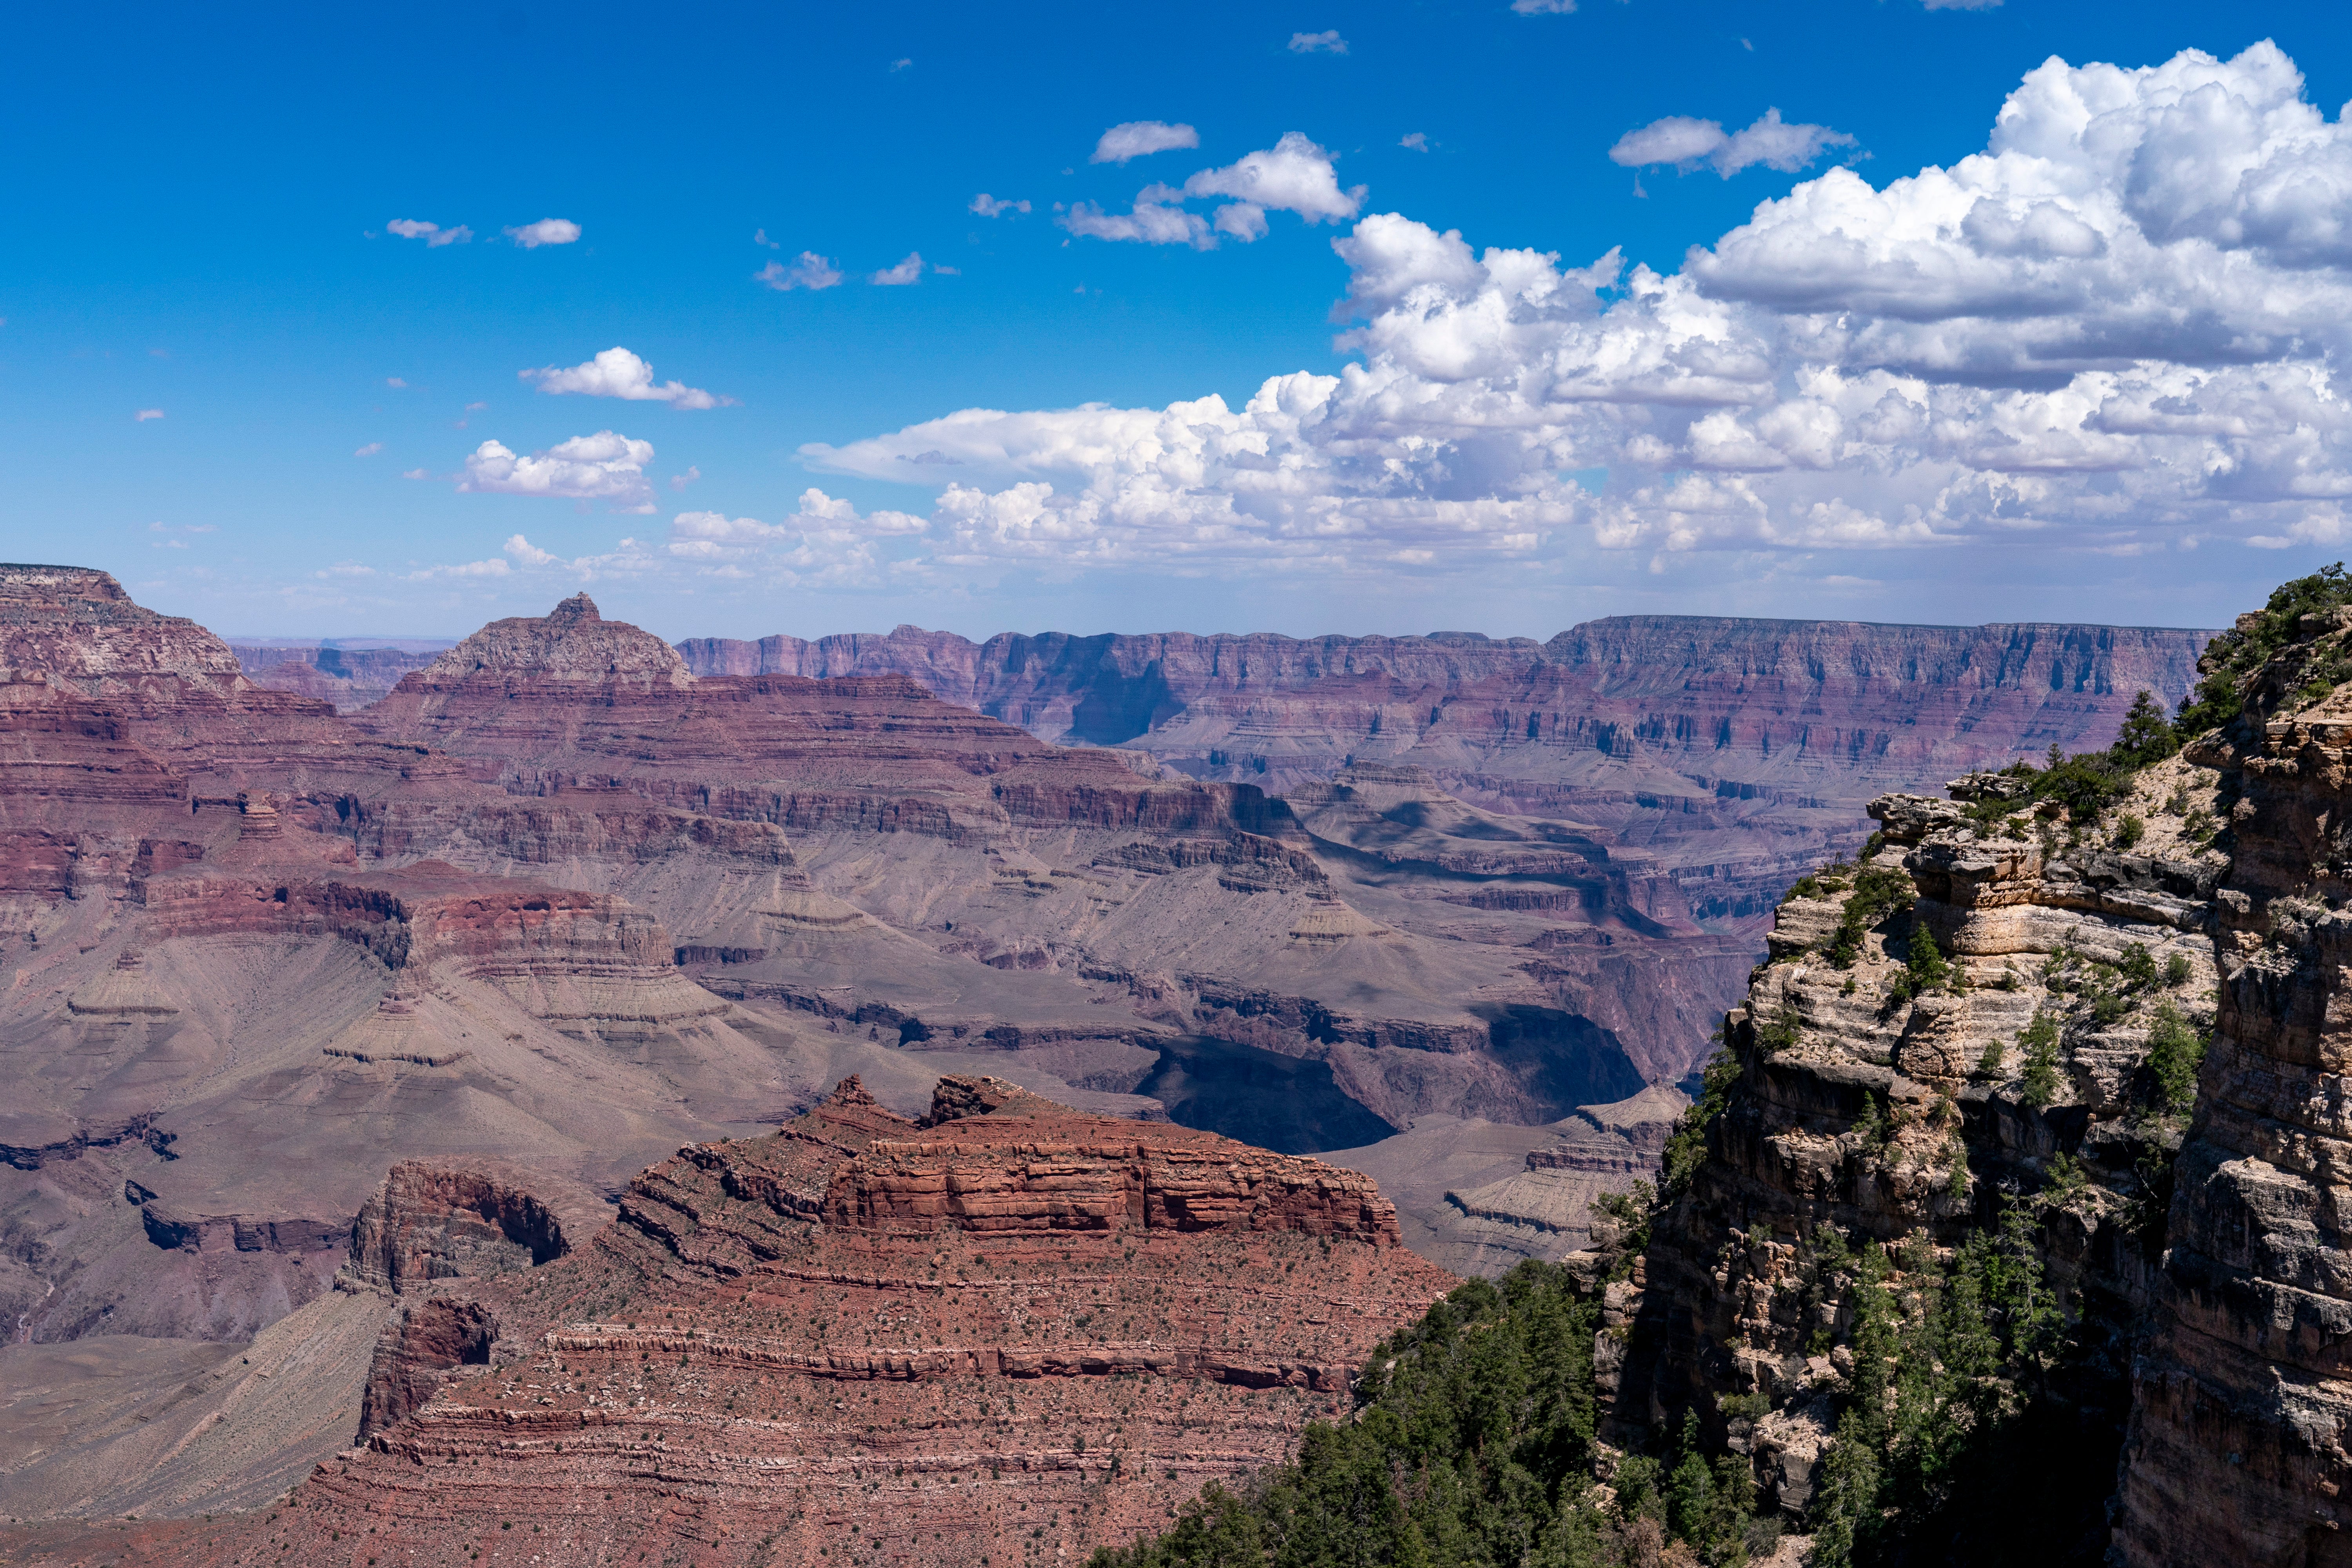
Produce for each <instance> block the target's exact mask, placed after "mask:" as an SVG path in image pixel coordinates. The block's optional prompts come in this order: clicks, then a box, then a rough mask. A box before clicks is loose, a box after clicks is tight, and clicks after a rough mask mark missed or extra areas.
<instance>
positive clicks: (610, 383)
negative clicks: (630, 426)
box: [469, 346, 735, 411]
mask: <svg viewBox="0 0 2352 1568" xmlns="http://www.w3.org/2000/svg"><path fill="white" fill-rule="evenodd" d="M515 374H516V375H517V377H519V378H520V379H521V380H523V381H528V382H532V383H535V384H537V385H538V387H539V389H540V391H541V392H548V393H567V392H576V393H579V394H581V395H583V396H587V397H618V398H624V399H625V400H627V401H628V402H631V403H667V404H668V405H670V406H671V407H672V408H716V407H718V406H719V405H721V404H728V403H732V402H734V401H735V400H734V399H733V398H731V397H720V396H719V395H717V394H715V393H709V392H705V391H703V390H702V389H701V388H699V387H695V386H688V385H687V384H685V383H684V382H678V381H666V382H661V383H659V384H656V382H655V380H654V367H653V366H652V365H650V364H647V363H646V362H645V361H644V360H641V359H639V358H638V357H637V356H636V355H635V354H633V353H630V352H629V351H628V350H627V349H625V348H620V347H618V346H615V347H613V348H609V349H606V350H605V351H604V353H600V354H598V355H597V356H596V357H595V358H593V359H592V360H590V361H588V362H587V363H585V364H575V365H573V366H572V367H571V368H570V369H568V370H567V369H560V368H558V367H557V366H554V365H544V366H541V368H540V369H537V370H521V371H517V372H516V373H515ZM479 406H480V405H478V404H477V405H471V407H479ZM469 411H470V409H469Z"/></svg>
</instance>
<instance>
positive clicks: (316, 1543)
mask: <svg viewBox="0 0 2352 1568" xmlns="http://www.w3.org/2000/svg"><path fill="white" fill-rule="evenodd" d="M388 1191H389V1190H388ZM1452 1284H1454V1279H1453V1278H1452V1277H1451V1276H1449V1275H1446V1274H1445V1273H1444V1272H1443V1271H1441V1270H1438V1269H1435V1268H1432V1267H1430V1266H1429V1265H1427V1264H1424V1263H1423V1262H1421V1261H1420V1260H1419V1259H1417V1258H1414V1257H1413V1256H1412V1254H1411V1253H1410V1252H1408V1251H1406V1250H1404V1249H1403V1248H1402V1247H1400V1246H1399V1245H1398V1244H1397V1231H1396V1223H1395V1215H1394V1212H1393V1210H1392V1209H1391V1207H1390V1206H1389V1205H1387V1203H1386V1202H1385V1201H1384V1200H1383V1199H1381V1196H1380V1194H1379V1193H1378V1191H1377V1189H1376V1188H1374V1187H1373V1186H1372V1184H1370V1182H1368V1181H1366V1180H1365V1179H1364V1178H1362V1177H1360V1176H1358V1175H1355V1174H1354V1173H1349V1172H1345V1171H1340V1170H1338V1169H1335V1168H1333V1167H1330V1166H1326V1165H1320V1164H1318V1163H1316V1162H1313V1161H1308V1160H1299V1159H1294V1158H1286V1157H1283V1156H1279V1155H1273V1154H1269V1153H1266V1152H1264V1151H1261V1150H1254V1149H1249V1148H1246V1147H1244V1146H1242V1145H1238V1144H1234V1143H1233V1142H1228V1141H1226V1140H1223V1139H1219V1138H1216V1137H1214V1136H1213V1135H1211V1134H1206V1133H1200V1132H1194V1131H1189V1130H1187V1129H1183V1128H1179V1127H1171V1126H1169V1125H1167V1124H1164V1123H1162V1124H1157V1125H1153V1124H1143V1123H1137V1122H1131V1121H1111V1120H1107V1119H1104V1118H1099V1117H1088V1116H1084V1115H1080V1114H1077V1113H1076V1112H1073V1111H1071V1110H1068V1109H1067V1108H1066V1107H1061V1106H1057V1105H1054V1104H1052V1103H1050V1102H1047V1101H1044V1100H1039V1099H1037V1098H1036V1097H1034V1096H1031V1095H1028V1094H1026V1093H1025V1092H1024V1091H1021V1090H1019V1089H1016V1088H1014V1087H1013V1086H1011V1085H1007V1084H1004V1083H1002V1082H1001V1081H996V1080H989V1079H955V1078H950V1079H946V1080H943V1081H942V1083H941V1085H940V1090H939V1092H938V1094H937V1095H936V1096H935V1099H934V1104H933V1110H932V1111H931V1113H930V1114H929V1116H927V1117H925V1118H923V1119H921V1120H919V1121H910V1120H908V1119H906V1118H903V1117H899V1116H897V1115H894V1114H893V1113H891V1112H890V1111H888V1110H887V1109H885V1108H884V1107H882V1106H881V1105H879V1104H877V1102H876V1101H875V1100H873V1099H872V1098H871V1097H870V1096H868V1095H867V1094H866V1093H865V1091H864V1090H863V1089H862V1088H861V1086H859V1085H858V1084H857V1083H856V1081H855V1080H851V1081H849V1082H846V1083H845V1084H843V1085H842V1086H840V1088H839V1089H838V1090H837V1091H836V1092H835V1094H834V1095H833V1096H831V1097H830V1098H828V1099H827V1100H825V1101H824V1102H823V1103H821V1104H820V1105H818V1106H817V1107H815V1108H814V1110H812V1111H811V1112H810V1113H809V1114H807V1115H806V1116H804V1117H802V1118H800V1119H798V1120H796V1121H793V1122H791V1123H788V1124H786V1125H785V1126H784V1127H783V1128H782V1129H781V1130H780V1131H778V1132H777V1133H776V1134H774V1135H773V1136H769V1137H762V1138H755V1139H748V1140H738V1141H735V1142H727V1143H721V1144H713V1145H703V1146H698V1147H693V1148H688V1149H686V1150H683V1151H681V1152H680V1153H679V1154H678V1156H677V1158H676V1159H673V1160H671V1161H669V1162H667V1163H664V1164H662V1165H659V1166H656V1167H655V1168H654V1169H652V1170H649V1171H647V1172H646V1173H644V1174H643V1175H641V1176H640V1177H639V1178H638V1179H637V1180H636V1181H635V1182H634V1183H633V1184H631V1187H630V1190H629V1193H628V1194H627V1196H626V1197H625V1199H624V1200H623V1203H622V1205H621V1209H620V1217H619V1219H618V1221H617V1222H616V1223H615V1224H614V1225H613V1226H610V1227H609V1228H608V1229H606V1230H605V1231H604V1232H602V1233H601V1234H600V1235H599V1236H598V1237H597V1239H596V1240H595V1241H594V1243H593V1245H592V1246H590V1247H587V1248H585V1249H584V1250H582V1251H578V1252H574V1253H572V1254H571V1255H569V1256H566V1257H564V1258H560V1259H558V1260H555V1261H552V1262H549V1263H546V1264H543V1265H541V1266H540V1267H537V1268H530V1269H528V1270H525V1271H522V1272H520V1273H515V1272H509V1273H502V1274H499V1275H497V1276H495V1277H492V1278H488V1279H474V1280H445V1281H440V1282H437V1283H436V1284H434V1285H432V1286H431V1287H430V1288H429V1289H430V1293H429V1294H427V1295H425V1296H424V1297H422V1298H420V1299H419V1300H416V1301H415V1302H412V1303H410V1304H409V1305H408V1306H407V1307H406V1308H405V1309H404V1316H403V1318H402V1320H401V1321H400V1323H399V1324H398V1325H396V1326H394V1327H392V1328H387V1330H386V1332H385V1335H384V1339H383V1342H382V1343H381V1345H380V1346H379V1350H378V1352H377V1361H376V1368H377V1371H376V1374H375V1375H374V1377H373V1380H372V1387H373V1386H376V1385H379V1384H380V1385H382V1387H383V1389H384V1390H385V1395H384V1401H383V1405H382V1407H381V1408H382V1409H383V1412H384V1413H385V1414H388V1415H391V1416H392V1418H391V1419H390V1420H388V1421H383V1422H381V1423H379V1424H377V1425H376V1426H374V1427H373V1430H372V1432H371V1435H370V1436H368V1438H367V1440H366V1442H365V1444H364V1446H362V1447H356V1448H353V1449H352V1450H351V1451H349V1452H346V1453H344V1454H342V1455H341V1456H340V1457H339V1458H336V1459H335V1460H334V1461H332V1462H331V1463H329V1464H327V1465H325V1466H323V1467H321V1468H320V1470H319V1471H318V1472H317V1473H316V1474H315V1475H313V1476H312V1477H311V1479H310V1480H309V1481H308V1482H307V1483H305V1484H304V1485H303V1486H301V1487H299V1488H298V1489H296V1490H295V1491H294V1493H293V1494H292V1496H291V1497H290V1498H289V1501H288V1506H287V1507H286V1508H284V1509H283V1510H279V1511H278V1512H277V1513H275V1514H273V1515H271V1516H269V1517H268V1518H267V1519H264V1518H260V1517H253V1518H249V1519H248V1520H247V1521H242V1522H241V1523H239V1524H236V1525H234V1526H231V1527H228V1528H222V1529H215V1530H209V1531H204V1532H201V1533H200V1532H196V1531H165V1532H164V1533H163V1534H161V1535H159V1536H157V1537H155V1538H153V1539H155V1540H157V1541H168V1542H170V1544H171V1549H172V1550H173V1553H174V1554H175V1555H176V1556H177V1557H178V1558H179V1559H180V1560H181V1561H185V1562H189V1563H229V1562H236V1561H244V1560H247V1556H248V1554H249V1553H250V1552H252V1551H253V1550H255V1549H256V1548H257V1547H259V1546H261V1545H263V1544H264V1543H265V1542H266V1543H267V1545H268V1549H269V1550H271V1551H274V1552H291V1553H293V1554H294V1555H296V1556H297V1557H299V1558H300V1559H301V1560H304V1561H319V1562H323V1561H330V1560H332V1561H341V1560H342V1558H343V1557H344V1556H345V1555H346V1554H347V1553H352V1552H357V1553H359V1554H360V1555H362V1556H364V1555H375V1556H378V1557H379V1558H381V1559H383V1560H384V1561H387V1562H398V1563H419V1564H423V1563H460V1562H468V1563H469V1562H472V1561H473V1560H474V1554H475V1553H476V1552H486V1553H488V1554H489V1555H492V1556H496V1555H498V1554H499V1552H498V1549H499V1548H506V1549H507V1550H509V1551H513V1550H516V1549H518V1548H522V1547H524V1544H525V1542H524V1538H523V1534H522V1532H525V1531H528V1532H529V1535H528V1546H527V1550H524V1551H523V1555H526V1556H527V1555H531V1554H537V1555H538V1556H539V1557H540V1560H541V1561H542V1562H547V1563H593V1562H603V1561H617V1560H627V1561H635V1560H636V1558H637V1556H638V1555H639V1554H640V1553H643V1554H646V1557H647V1560H649V1561H650V1560H653V1559H654V1558H656V1557H658V1558H664V1559H667V1560H677V1559H679V1558H682V1557H688V1556H690V1557H691V1558H692V1560H694V1561H696V1562H700V1563H743V1564H751V1563H759V1564H769V1563H811V1564H815V1563H827V1562H830V1561H831V1560H833V1559H835V1558H838V1557H848V1558H852V1559H855V1560H857V1561H905V1562H920V1563H975V1564H976V1563H981V1562H982V1560H985V1561H987V1562H988V1563H1013V1562H1048V1563H1050V1562H1061V1561H1066V1560H1068V1559H1070V1558H1072V1557H1075V1556H1079V1555H1082V1554H1083V1553H1084V1552H1086V1551H1087V1550H1088V1549H1089V1548H1090V1547H1091V1546H1092V1545H1094V1544H1095V1543H1097V1542H1103V1541H1106V1540H1119V1539H1124V1538H1126V1537H1127V1536H1129V1535H1130V1534H1132V1533H1133V1532H1134V1531H1136V1530H1138V1529H1139V1528H1143V1527H1146V1526H1149V1525H1151V1524H1153V1523H1155V1522H1157V1521H1161V1520H1164V1519H1165V1518H1166V1517H1167V1515H1168V1511H1169V1510H1170V1509H1171V1506H1172V1505H1173V1504H1174V1503H1176V1502H1177V1501H1179V1500H1182V1499H1184V1498H1186V1497H1189V1496H1190V1495H1192V1493H1193V1492H1194V1491H1196V1490H1197V1489H1199V1488H1200V1486H1201V1485H1202V1483H1203V1482H1204V1481H1207V1480H1212V1479H1232V1478H1236V1477H1239V1476H1243V1475H1246V1474H1248V1473H1249V1472H1251V1471H1253V1470H1254V1469H1255V1468H1259V1467H1261V1466H1263V1465H1265V1464H1266V1463H1269V1462H1271V1461H1273V1460H1275V1459H1277V1458H1281V1457H1283V1456H1284V1455H1286V1452H1287V1450H1288V1448H1289V1447H1290V1445H1291V1444H1292V1442H1293V1441H1295V1438H1296V1435H1297V1432H1298V1430H1299V1429H1300V1428H1301V1426H1303V1425H1304V1424H1305V1422H1306V1421H1307V1420H1308V1419H1310V1418H1312V1417H1314V1416H1318V1415H1323V1416H1328V1415H1334V1414H1337V1413H1339V1412H1341V1411H1344V1409H1345V1408H1346V1407H1347V1404H1348V1398H1347V1394H1348V1389H1349V1383H1350V1380H1351V1378H1352V1376H1353V1374H1354V1373H1355V1371H1356V1370H1357V1366H1358V1363H1360V1359H1361V1357H1362V1356H1363V1355H1364V1353H1365V1352H1367V1351H1368V1350H1369V1349H1370V1346H1371V1345H1372V1344H1373V1343H1375V1342H1378V1341H1379V1340H1380V1339H1381V1337H1382V1336H1383V1335H1384V1334H1386V1333H1387V1332H1389V1331H1391V1330H1392V1329H1394V1328H1396V1327H1397V1326H1399V1325H1401V1324H1402V1323H1404V1322H1406V1321H1411V1320H1412V1319H1413V1318H1415V1317H1417V1316H1418V1315H1419V1314H1420V1312H1421V1311H1422V1310H1423V1309H1424V1308H1425V1307H1426V1306H1427V1305H1428V1303H1429V1302H1430V1301H1431V1300H1433V1299H1434V1298H1435V1297H1436V1296H1438V1295H1439V1294H1441V1293H1442V1292H1443V1291H1444V1290H1445V1289H1447V1288H1448V1287H1450V1286H1451V1285H1452ZM403 1400H405V1401H408V1403H406V1404H405V1405H401V1407H400V1408H398V1409H397V1410H396V1411H395V1409H394V1406H395V1405H399V1404H400V1402H401V1401H403ZM27 1560H28V1561H37V1560H40V1559H39V1558H37V1557H29V1558H28V1559H27Z"/></svg>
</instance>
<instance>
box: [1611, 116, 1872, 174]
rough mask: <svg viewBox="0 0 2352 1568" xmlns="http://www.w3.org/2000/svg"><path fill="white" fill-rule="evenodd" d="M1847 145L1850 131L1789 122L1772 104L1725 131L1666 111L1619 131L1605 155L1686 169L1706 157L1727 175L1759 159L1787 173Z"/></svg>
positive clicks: (1632, 164)
mask: <svg viewBox="0 0 2352 1568" xmlns="http://www.w3.org/2000/svg"><path fill="white" fill-rule="evenodd" d="M1851 146H1853V137H1851V136H1848V135H1847V134H1846V133H1845V132H1843V131H1832V130H1831V129H1830V128H1829V127H1828V126H1826V125H1790V124H1789V123H1787V122H1786V121H1783V120H1782V119H1781V118H1780V110H1777V109H1768V110H1765V111H1764V116H1763V118H1762V119H1760V120H1759V121H1756V123H1755V124H1753V125H1750V126H1749V127H1748V128H1747V129H1746V130H1745V131H1738V132H1728V133H1727V132H1725V131H1724V129H1723V127H1722V126H1721V125H1720V124H1718V123H1717V122H1716V121H1712V120H1693V119H1691V118H1690V117H1689V116H1687V115H1681V114H1670V115H1668V116H1666V117H1665V118H1664V120H1654V121H1651V122H1650V123H1649V124H1647V125H1644V126H1643V127H1642V128H1641V129H1640V130H1638V131H1628V132H1625V134H1624V135H1622V136H1621V137H1619V138H1618V139H1617V145H1615V146H1614V147H1612V148H1610V149H1609V160H1610V162H1612V163H1622V164H1623V165H1624V166H1625V167H1627V168H1629V169H1641V168H1648V167H1651V166H1653V165H1655V164H1661V163H1671V164H1673V165H1675V167H1676V168H1678V169H1683V170H1690V169H1695V168H1696V167H1698V165H1699V164H1701V163H1706V165H1708V166H1709V167H1711V168H1712V169H1714V170H1715V172H1716V173H1717V174H1720V175H1722V176H1723V177H1724V178H1725V179H1729V178H1731V176H1732V175H1734V174H1738V173H1739V171H1741V170H1742V169H1748V168H1753V167H1755V166H1756V165H1758V164H1759V163H1760V164H1762V165H1763V166H1764V167H1765V168H1768V169H1778V170H1780V172H1781V173H1782V174H1795V173H1796V172H1797V171H1798V170H1800V169H1801V168H1803V167H1804V166H1805V165H1806V164H1808V163H1811V162H1813V161H1814V160H1815V159H1817V158H1819V157H1820V156H1821V155H1822V153H1825V152H1827V151H1828V150H1829V149H1831V148H1832V147H1851Z"/></svg>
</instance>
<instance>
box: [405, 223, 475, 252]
mask: <svg viewBox="0 0 2352 1568" xmlns="http://www.w3.org/2000/svg"><path fill="white" fill-rule="evenodd" d="M384 227H386V228H388V229H390V230H391V231H392V232H393V233H394V234H396V235H398V236H400V237H401V238H403V239H421V240H423V241H424V242H425V246H426V247H427V248H430V249H438V248H439V247H442V246H445V245H463V244H465V243H466V242H467V240H469V239H471V238H473V237H474V231H473V230H472V229H470V228H467V226H465V225H464V224H462V223H461V224H459V225H457V227H455V228H443V227H442V226H440V225H439V224H437V223H425V222H424V221H422V220H420V219H417V218H413V217H396V218H394V219H393V220H392V221H391V222H390V223H388V224H386V225H384Z"/></svg>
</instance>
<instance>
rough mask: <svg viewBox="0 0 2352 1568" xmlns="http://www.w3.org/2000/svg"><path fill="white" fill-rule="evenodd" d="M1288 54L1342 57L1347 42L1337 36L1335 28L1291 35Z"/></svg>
mask: <svg viewBox="0 0 2352 1568" xmlns="http://www.w3.org/2000/svg"><path fill="white" fill-rule="evenodd" d="M1290 52H1291V53H1292V54H1294V55H1344V54H1346V53H1347V52H1348V40H1347V39H1345V38H1343V37H1340V36H1339V28H1337V27H1326V28H1325V29H1323V31H1321V32H1319V33H1293V34H1291V35H1290Z"/></svg>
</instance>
